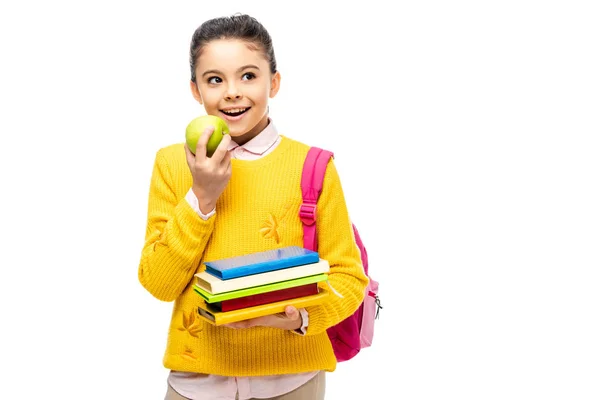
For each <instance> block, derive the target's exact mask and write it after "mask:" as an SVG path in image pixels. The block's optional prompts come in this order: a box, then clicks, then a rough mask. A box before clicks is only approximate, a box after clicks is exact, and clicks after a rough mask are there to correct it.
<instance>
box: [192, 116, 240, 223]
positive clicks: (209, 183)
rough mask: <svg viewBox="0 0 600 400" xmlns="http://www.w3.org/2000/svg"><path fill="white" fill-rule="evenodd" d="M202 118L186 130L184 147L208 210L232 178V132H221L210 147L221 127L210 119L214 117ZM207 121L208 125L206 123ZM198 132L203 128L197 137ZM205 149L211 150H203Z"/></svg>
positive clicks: (195, 187)
mask: <svg viewBox="0 0 600 400" xmlns="http://www.w3.org/2000/svg"><path fill="white" fill-rule="evenodd" d="M200 118H201V119H202V120H198V119H196V120H194V121H196V122H194V121H192V123H190V125H191V127H190V129H188V130H187V131H186V145H184V146H183V147H184V148H185V155H186V159H187V164H188V167H189V169H190V172H191V174H192V191H193V192H194V195H195V196H196V198H197V199H198V206H199V207H200V211H201V212H202V213H203V214H208V213H210V212H211V211H212V210H214V208H215V207H216V204H217V200H218V199H219V197H220V196H221V193H223V190H225V187H227V184H228V183H229V179H230V178H231V154H229V152H228V151H227V147H228V146H229V144H230V143H231V136H229V135H228V134H224V135H223V134H221V135H220V137H219V135H217V136H216V138H217V139H218V140H216V141H217V145H215V146H214V147H215V148H211V149H210V151H209V147H210V146H209V145H208V143H209V141H210V140H211V138H214V137H215V133H217V132H216V129H217V127H215V126H214V125H215V124H213V123H207V122H206V121H210V119H209V118H206V117H200ZM215 118H216V117H215ZM213 121H214V119H213ZM217 122H218V121H217ZM205 123H206V126H204V125H203V124H205ZM188 132H189V134H188ZM195 132H199V135H198V137H197V138H196V137H194V136H195ZM222 132H223V127H222V126H221V128H220V132H219V133H222ZM188 138H189V141H188ZM213 140H215V139H213ZM190 142H191V143H190ZM211 146H212V145H211ZM205 152H206V153H207V154H203V153H205ZM209 154H210V155H209Z"/></svg>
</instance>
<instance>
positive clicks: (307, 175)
mask: <svg viewBox="0 0 600 400" xmlns="http://www.w3.org/2000/svg"><path fill="white" fill-rule="evenodd" d="M332 157H333V153H332V152H330V151H327V150H323V149H320V148H318V147H311V148H310V149H309V150H308V154H307V155H306V159H305V160H304V168H303V170H302V180H301V182H300V186H301V189H302V205H301V206H300V211H299V213H298V214H299V215H300V220H301V221H302V225H303V227H304V248H306V249H309V250H313V251H318V248H317V225H316V221H317V201H318V200H319V196H320V195H321V191H322V190H323V179H324V178H325V171H326V170H327V164H329V160H330V159H331V158H332Z"/></svg>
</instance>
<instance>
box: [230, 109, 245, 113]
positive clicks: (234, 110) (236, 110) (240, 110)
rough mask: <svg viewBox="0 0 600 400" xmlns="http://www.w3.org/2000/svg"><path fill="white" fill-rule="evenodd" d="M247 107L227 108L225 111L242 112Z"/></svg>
mask: <svg viewBox="0 0 600 400" xmlns="http://www.w3.org/2000/svg"><path fill="white" fill-rule="evenodd" d="M245 110H246V109H245V108H232V109H231V110H225V112H227V113H238V112H242V111H245Z"/></svg>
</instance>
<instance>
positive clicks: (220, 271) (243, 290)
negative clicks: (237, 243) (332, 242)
mask: <svg viewBox="0 0 600 400" xmlns="http://www.w3.org/2000/svg"><path fill="white" fill-rule="evenodd" d="M204 265H205V267H206V269H205V270H204V271H202V272H199V273H197V274H196V275H195V277H196V281H195V283H194V291H195V292H196V293H198V294H199V295H200V296H201V297H202V298H203V300H204V302H203V303H202V304H200V305H199V307H198V313H199V314H200V315H201V316H202V317H204V318H205V319H206V320H208V321H209V322H210V323H212V324H214V325H223V324H228V323H232V322H236V321H243V320H246V319H250V318H256V317H261V316H264V315H270V314H276V313H280V312H284V311H285V307H286V306H288V305H291V306H294V307H296V308H302V307H307V306H310V305H314V304H320V303H321V302H322V301H324V300H325V298H326V297H327V296H328V295H329V292H328V291H327V290H326V289H325V288H324V287H322V285H320V283H321V282H325V281H327V273H328V272H329V263H328V262H327V261H326V260H323V259H321V258H320V257H319V254H318V253H317V252H315V251H311V250H307V249H304V248H302V247H298V246H288V247H283V248H280V249H275V250H268V251H263V252H258V253H252V254H246V255H242V256H238V257H232V258H226V259H221V260H215V261H207V262H204Z"/></svg>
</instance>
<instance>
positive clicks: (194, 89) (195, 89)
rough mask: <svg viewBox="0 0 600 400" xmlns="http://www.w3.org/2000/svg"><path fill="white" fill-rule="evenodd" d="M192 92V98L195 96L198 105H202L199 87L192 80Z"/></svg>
mask: <svg viewBox="0 0 600 400" xmlns="http://www.w3.org/2000/svg"><path fill="white" fill-rule="evenodd" d="M190 90H191V91H192V96H194V99H196V101H197V102H198V103H200V104H202V95H201V94H200V91H199V90H198V85H196V82H194V81H192V80H190Z"/></svg>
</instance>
